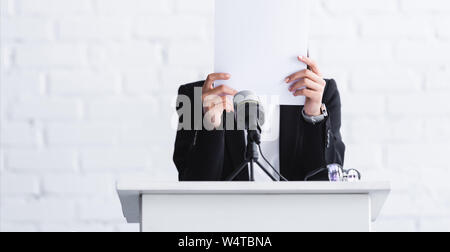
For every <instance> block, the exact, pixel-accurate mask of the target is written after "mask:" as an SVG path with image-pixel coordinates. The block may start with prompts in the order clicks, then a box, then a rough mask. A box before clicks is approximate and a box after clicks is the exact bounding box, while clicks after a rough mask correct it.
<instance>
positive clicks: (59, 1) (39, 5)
mask: <svg viewBox="0 0 450 252" xmlns="http://www.w3.org/2000/svg"><path fill="white" fill-rule="evenodd" d="M17 9H18V11H19V12H20V13H22V14H25V15H49V14H51V15H58V16H64V15H68V14H69V15H79V14H86V13H92V11H93V9H92V5H91V1H89V0H77V1H72V0H39V1H35V0H21V1H20V2H19V4H18V6H17Z"/></svg>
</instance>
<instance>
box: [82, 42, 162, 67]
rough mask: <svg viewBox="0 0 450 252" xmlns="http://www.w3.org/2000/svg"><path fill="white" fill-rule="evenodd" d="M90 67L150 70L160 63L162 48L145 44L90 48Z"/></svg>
mask: <svg viewBox="0 0 450 252" xmlns="http://www.w3.org/2000/svg"><path fill="white" fill-rule="evenodd" d="M90 55H91V56H90V61H91V63H90V64H91V65H92V66H95V67H99V68H101V69H104V70H108V69H112V70H118V69H119V70H121V71H122V70H124V69H152V68H155V67H156V66H159V65H160V64H161V63H162V60H163V59H162V55H163V51H162V48H161V47H160V46H159V45H157V44H152V43H147V42H132V43H131V42H130V43H121V44H120V45H108V46H100V47H96V46H93V47H91V48H90Z"/></svg>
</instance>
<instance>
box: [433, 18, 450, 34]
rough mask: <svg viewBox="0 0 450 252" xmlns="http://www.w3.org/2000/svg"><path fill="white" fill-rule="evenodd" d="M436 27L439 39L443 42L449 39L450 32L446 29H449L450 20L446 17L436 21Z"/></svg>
mask: <svg viewBox="0 0 450 252" xmlns="http://www.w3.org/2000/svg"><path fill="white" fill-rule="evenodd" d="M436 26H437V34H438V37H439V38H441V39H445V40H448V39H450V31H449V29H448V27H450V19H449V18H448V17H445V18H440V19H438V20H437V22H436Z"/></svg>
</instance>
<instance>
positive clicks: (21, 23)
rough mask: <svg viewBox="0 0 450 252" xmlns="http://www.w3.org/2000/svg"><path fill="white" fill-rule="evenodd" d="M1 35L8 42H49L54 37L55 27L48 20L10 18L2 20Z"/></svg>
mask: <svg viewBox="0 0 450 252" xmlns="http://www.w3.org/2000/svg"><path fill="white" fill-rule="evenodd" d="M0 33H1V38H2V39H7V40H16V41H49V40H51V39H52V38H53V36H54V27H53V24H52V23H51V22H50V21H49V20H48V19H43V18H30V17H10V18H5V19H2V22H1V32H0Z"/></svg>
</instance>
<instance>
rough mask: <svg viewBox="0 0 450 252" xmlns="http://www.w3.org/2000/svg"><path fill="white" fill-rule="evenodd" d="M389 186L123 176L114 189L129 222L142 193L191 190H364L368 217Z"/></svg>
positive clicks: (381, 202)
mask: <svg viewBox="0 0 450 252" xmlns="http://www.w3.org/2000/svg"><path fill="white" fill-rule="evenodd" d="M390 190H391V186H390V183H389V182H376V181H374V182H370V181H365V182H355V183H334V182H277V183H274V182H262V183H260V182H149V181H148V180H142V179H136V180H124V181H119V182H117V192H118V194H119V198H120V201H121V204H122V210H123V213H124V216H125V217H126V219H127V221H128V222H129V223H139V221H140V209H139V207H140V198H141V196H142V195H151V194H160V195H170V194H176V195H183V194H184V195H192V194H199V195H200V194H216V195H224V194H228V195H229V194H236V195H238V194H255V195H258V194H275V195H277V194H368V195H370V197H371V202H372V221H375V220H376V218H377V217H378V215H379V214H380V212H381V209H382V207H383V205H384V202H385V201H386V199H387V197H388V195H389V193H390Z"/></svg>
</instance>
